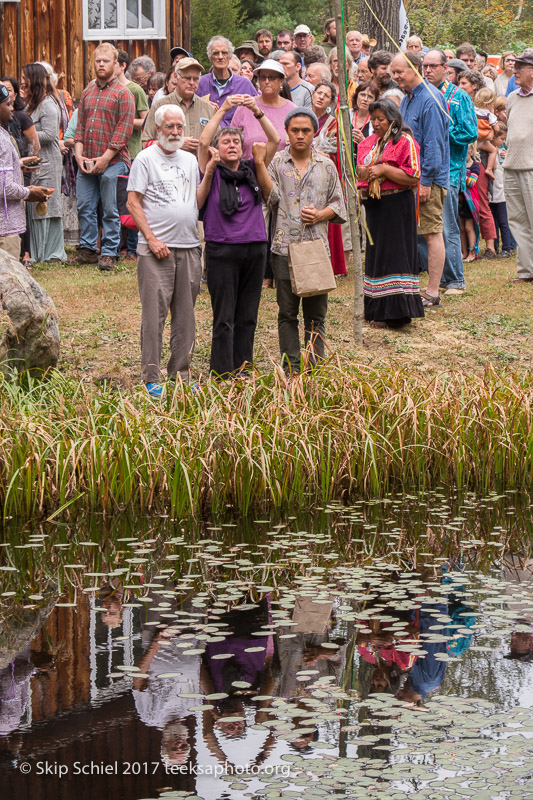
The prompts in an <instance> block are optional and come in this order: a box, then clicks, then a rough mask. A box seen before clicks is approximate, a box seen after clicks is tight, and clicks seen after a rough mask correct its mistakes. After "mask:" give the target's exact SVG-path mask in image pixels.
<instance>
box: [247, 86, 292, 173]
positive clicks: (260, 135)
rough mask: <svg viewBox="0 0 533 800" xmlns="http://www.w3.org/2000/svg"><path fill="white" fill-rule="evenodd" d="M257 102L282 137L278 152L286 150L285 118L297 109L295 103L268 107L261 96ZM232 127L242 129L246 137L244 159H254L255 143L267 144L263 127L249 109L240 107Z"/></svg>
mask: <svg viewBox="0 0 533 800" xmlns="http://www.w3.org/2000/svg"><path fill="white" fill-rule="evenodd" d="M255 102H256V103H257V106H258V108H259V109H260V110H261V111H264V112H265V116H266V117H268V118H269V120H270V122H271V123H272V125H273V126H274V127H275V129H276V130H277V132H278V133H279V135H280V143H279V145H278V150H284V149H285V146H286V144H287V141H286V139H287V131H286V130H285V117H286V116H287V114H288V113H289V111H290V110H291V109H293V108H296V106H295V105H294V103H291V101H290V100H285V103H284V105H282V106H266V105H265V104H264V103H262V102H261V96H259V97H256V99H255ZM231 125H232V127H235V128H242V134H243V136H244V150H243V153H242V157H243V158H251V157H252V145H253V143H254V142H266V141H267V137H266V134H265V132H264V130H263V128H262V127H261V123H260V122H259V120H258V119H256V118H255V117H254V115H253V114H252V112H251V111H250V109H249V108H246V107H245V106H238V108H237V110H236V112H235V114H234V115H233V120H232V123H231Z"/></svg>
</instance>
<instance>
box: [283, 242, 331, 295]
mask: <svg viewBox="0 0 533 800" xmlns="http://www.w3.org/2000/svg"><path fill="white" fill-rule="evenodd" d="M289 273H290V276H291V286H292V291H293V292H294V294H296V295H298V297H314V295H317V294H327V293H328V292H332V291H333V289H336V288H337V284H336V282H335V276H334V274H333V267H332V266H331V261H330V258H329V256H328V251H327V250H326V245H325V244H324V242H323V241H322V239H310V240H309V241H306V242H296V243H295V244H290V245H289Z"/></svg>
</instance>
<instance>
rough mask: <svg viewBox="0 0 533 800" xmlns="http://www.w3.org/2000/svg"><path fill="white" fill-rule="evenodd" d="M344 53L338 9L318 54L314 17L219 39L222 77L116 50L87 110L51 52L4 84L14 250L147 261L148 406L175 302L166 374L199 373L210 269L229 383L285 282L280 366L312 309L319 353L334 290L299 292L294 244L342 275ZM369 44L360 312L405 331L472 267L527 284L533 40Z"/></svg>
mask: <svg viewBox="0 0 533 800" xmlns="http://www.w3.org/2000/svg"><path fill="white" fill-rule="evenodd" d="M338 45H339V42H338V41H337V36H336V26H335V20H334V19H328V20H326V22H325V24H324V38H323V41H321V42H320V44H317V43H315V38H314V36H313V34H312V32H311V30H310V28H309V27H308V26H307V25H304V24H302V25H298V26H297V27H296V28H295V30H294V31H289V30H282V31H279V33H278V34H277V36H273V35H272V33H271V32H270V31H268V30H266V29H261V30H259V31H257V33H256V35H255V38H254V39H253V40H246V41H244V42H242V43H241V44H240V45H239V46H238V47H234V46H233V44H232V43H231V42H230V41H229V40H228V39H226V38H225V37H223V36H214V37H212V39H211V40H210V41H209V42H208V44H207V58H208V60H209V62H210V66H209V68H207V69H206V68H205V67H204V66H203V65H202V64H201V63H200V61H198V60H197V59H195V58H194V57H193V56H192V55H191V54H190V53H188V52H187V50H185V49H184V48H182V47H174V48H172V50H171V51H170V62H171V66H170V68H169V70H168V71H167V73H166V74H163V73H161V72H157V71H156V66H155V64H154V62H153V61H152V59H151V58H149V57H148V56H141V57H139V58H136V59H134V60H133V61H131V62H130V59H129V57H128V55H127V53H125V52H124V51H120V50H118V51H117V49H116V48H115V47H114V46H113V45H112V44H110V43H107V42H104V43H103V44H100V45H98V47H97V48H96V50H95V52H94V74H95V79H94V80H92V81H91V82H90V83H89V85H88V86H87V87H86V88H85V90H84V91H83V94H82V96H81V98H80V100H79V103H78V104H77V107H76V108H74V104H73V102H72V98H71V97H70V95H69V94H68V92H67V91H66V90H64V89H58V88H57V86H58V76H57V75H56V74H55V73H54V71H53V68H52V67H51V65H50V64H47V63H46V62H39V63H34V64H28V65H26V66H25V67H24V68H23V70H22V76H21V80H20V82H19V81H18V80H17V79H16V78H15V77H9V76H5V77H3V78H2V79H1V82H0V126H1V127H0V170H1V172H2V177H3V194H4V214H3V216H2V221H1V224H0V249H3V250H6V251H8V252H10V253H11V254H12V255H13V256H15V257H16V258H20V260H21V262H22V263H23V264H24V265H25V266H26V267H27V268H28V269H31V266H32V263H33V262H34V261H35V262H47V261H48V262H50V261H51V262H54V261H56V262H67V255H66V251H65V241H66V242H67V243H71V241H70V239H69V236H70V235H71V234H72V233H73V229H75V228H76V227H77V228H78V230H77V235H78V241H77V252H76V255H75V256H74V257H73V258H72V259H70V261H69V262H68V263H70V264H76V265H84V264H95V265H98V268H99V269H100V270H101V271H104V272H105V271H108V272H110V271H113V269H114V268H115V265H116V262H117V261H118V259H119V258H121V257H123V258H125V259H126V260H128V261H136V263H137V273H138V283H139V293H140V297H141V306H142V330H141V350H142V368H141V374H142V379H143V382H144V383H145V385H146V387H147V390H148V392H149V393H150V394H151V395H152V396H154V397H159V396H161V395H162V393H163V392H164V389H165V386H164V383H163V381H162V379H161V369H160V360H161V351H162V338H163V328H164V325H165V320H166V317H167V315H168V312H169V311H170V315H171V334H170V350H171V355H170V360H169V362H168V364H167V369H166V372H167V377H168V378H169V379H176V378H179V377H180V378H181V379H182V380H183V381H189V378H190V364H191V357H192V353H193V350H194V342H195V319H194V306H195V301H196V297H197V294H198V292H199V290H200V285H201V281H202V272H204V277H205V279H206V281H207V287H208V290H209V294H210V298H211V305H212V312H213V330H212V348H211V363H210V369H211V373H212V374H213V375H215V376H217V377H222V378H228V377H231V376H234V375H235V374H241V373H242V372H243V371H245V370H246V369H247V368H248V367H249V366H250V364H251V363H252V362H253V347H254V334H255V329H256V324H257V317H258V312H259V303H260V298H261V292H262V290H263V289H268V288H271V287H272V286H273V283H274V281H275V288H276V298H277V303H278V333H279V344H280V351H281V356H282V364H283V367H284V369H285V370H286V371H287V372H288V373H291V372H298V371H299V370H300V369H301V363H302V362H301V347H300V338H299V327H298V316H299V313H300V305H301V309H302V314H303V323H304V334H305V335H304V345H305V350H306V363H308V364H311V365H312V364H315V363H316V362H317V361H319V360H320V359H321V358H323V357H324V352H325V319H326V313H327V300H328V295H327V293H322V294H318V295H314V296H311V297H309V296H307V297H300V296H299V295H298V294H297V293H295V291H294V285H293V283H291V273H290V270H291V265H290V259H289V251H290V248H291V245H294V244H296V243H299V242H302V241H307V240H311V239H315V240H321V241H322V242H323V243H324V246H325V249H326V252H327V253H329V255H330V258H331V265H332V269H333V273H334V274H335V275H336V276H337V277H338V278H339V279H340V278H341V277H342V276H345V275H346V274H347V265H348V261H349V259H350V255H351V251H352V247H353V243H352V238H351V232H350V224H349V222H348V214H347V211H346V196H347V192H349V191H353V190H354V187H351V185H350V182H349V181H346V180H345V175H344V174H343V164H346V153H345V152H343V147H344V144H343V135H342V131H341V130H340V129H339V122H338V120H339V52H338ZM375 45H376V42H375V40H372V39H369V37H368V36H366V35H364V34H361V33H360V32H358V31H349V32H348V33H347V34H346V40H345V56H346V69H347V93H348V102H349V106H350V119H351V132H350V135H351V136H352V138H353V145H354V151H355V157H356V163H357V168H356V172H357V198H358V208H359V210H360V211H361V213H360V215H359V217H360V218H359V227H360V237H361V243H362V245H363V249H365V250H366V252H365V275H364V302H365V319H366V320H367V322H368V323H369V324H370V325H371V326H373V327H378V328H385V327H392V328H402V327H403V326H405V325H407V324H408V323H410V322H411V320H412V319H413V318H416V317H423V316H424V313H425V311H426V310H427V309H431V308H436V307H438V306H440V305H441V303H442V298H441V291H442V290H443V293H444V295H452V294H462V293H463V292H464V290H465V285H466V284H465V268H464V265H465V263H469V262H471V261H473V260H475V259H478V258H486V259H495V258H506V257H509V256H510V255H511V254H512V253H513V251H514V250H515V248H516V249H517V277H516V278H515V279H514V280H515V281H517V282H526V283H527V282H533V225H532V223H533V148H532V147H531V130H533V48H530V49H526V50H525V51H524V52H523V53H521V54H520V55H516V54H515V53H513V52H511V51H508V52H504V53H502V55H501V59H500V64H499V70H497V69H496V68H495V67H494V66H493V65H492V64H489V63H488V56H487V53H485V52H484V51H482V50H480V49H476V48H475V47H474V46H473V45H471V44H469V43H464V44H462V45H460V46H459V47H457V48H456V50H455V51H453V50H449V49H446V50H443V49H439V48H428V47H426V46H425V45H424V43H423V42H422V40H421V39H420V38H419V37H417V36H411V37H410V38H409V39H408V40H407V42H406V49H405V50H404V51H399V50H398V52H397V53H394V52H389V51H387V50H376V49H375ZM528 142H529V144H528ZM348 157H349V156H348ZM126 180H127V197H128V201H127V209H124V208H121V202H120V186H121V181H126ZM24 201H26V204H25V202H24ZM122 205H125V204H122ZM76 220H77V225H76ZM481 240H483V241H484V242H485V247H484V250H483V252H482V250H481V247H480V242H481ZM425 270H427V272H428V283H427V288H426V289H425V291H424V292H422V293H421V292H420V286H419V273H420V272H421V271H425Z"/></svg>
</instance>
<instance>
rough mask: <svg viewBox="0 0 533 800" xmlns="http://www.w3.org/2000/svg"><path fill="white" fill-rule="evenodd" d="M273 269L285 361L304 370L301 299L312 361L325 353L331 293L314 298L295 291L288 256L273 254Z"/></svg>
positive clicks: (306, 337) (280, 345)
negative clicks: (302, 364)
mask: <svg viewBox="0 0 533 800" xmlns="http://www.w3.org/2000/svg"><path fill="white" fill-rule="evenodd" d="M272 271H273V272H274V277H275V279H276V300H277V302H278V337H279V348H280V351H281V361H282V365H283V367H284V368H285V369H290V370H291V372H300V332H299V327H298V313H299V311H300V301H301V303H302V313H303V318H304V342H305V347H306V348H308V349H309V360H310V362H311V363H312V364H316V362H317V361H318V360H320V359H322V358H324V353H325V341H326V325H325V321H326V313H327V310H328V296H327V294H317V295H315V296H314V297H298V295H297V294H294V292H293V291H292V286H291V280H290V273H289V259H288V257H287V256H279V255H276V254H275V253H273V254H272Z"/></svg>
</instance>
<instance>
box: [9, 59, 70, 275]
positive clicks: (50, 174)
mask: <svg viewBox="0 0 533 800" xmlns="http://www.w3.org/2000/svg"><path fill="white" fill-rule="evenodd" d="M20 88H21V94H23V97H24V100H25V102H26V109H27V111H28V114H29V115H30V116H31V118H32V119H33V122H34V124H35V130H36V131H37V136H38V138H39V142H40V145H41V150H40V153H39V155H40V156H41V158H42V159H43V160H42V162H41V164H40V167H39V171H38V172H37V173H36V175H35V178H34V179H33V183H34V184H35V185H36V186H47V187H49V188H53V189H54V192H53V193H52V195H51V196H50V197H49V198H48V203H47V205H48V208H47V210H46V211H45V213H44V214H42V215H39V214H38V211H37V209H38V208H39V210H42V207H40V204H36V203H31V204H30V206H29V209H30V210H29V219H30V236H31V255H32V260H33V261H39V262H42V261H66V259H67V256H66V253H65V245H64V241H63V219H62V197H61V176H62V173H63V157H62V155H61V151H60V149H59V126H60V123H61V106H60V100H59V96H58V94H57V90H56V88H55V87H54V85H53V84H52V82H51V80H50V77H49V76H48V73H47V71H46V69H45V68H44V67H43V66H42V65H41V64H27V65H26V66H25V67H23V68H22V81H21V86H20Z"/></svg>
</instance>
